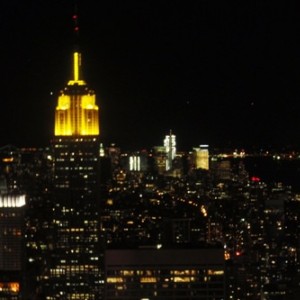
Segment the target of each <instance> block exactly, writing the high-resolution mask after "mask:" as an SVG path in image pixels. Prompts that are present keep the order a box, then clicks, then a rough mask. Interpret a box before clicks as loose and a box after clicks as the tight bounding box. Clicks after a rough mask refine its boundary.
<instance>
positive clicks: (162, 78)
mask: <svg viewBox="0 0 300 300" xmlns="http://www.w3.org/2000/svg"><path fill="white" fill-rule="evenodd" d="M77 2H78V11H79V13H78V14H79V27H80V48H81V53H82V60H83V74H84V76H83V77H84V79H85V80H86V81H87V83H88V85H89V86H90V87H91V88H92V89H94V90H95V91H96V94H97V102H98V105H99V106H100V122H101V137H102V140H103V141H104V143H105V144H106V145H108V144H109V143H116V144H117V145H119V146H120V147H121V148H122V149H124V150H127V149H128V150H131V149H142V148H147V149H149V148H150V147H151V146H153V145H161V144H162V141H163V138H164V136H165V135H166V134H167V133H168V132H169V131H170V129H171V130H172V131H173V133H174V134H176V136H177V143H178V149H179V150H190V149H191V148H192V147H193V146H198V145H199V144H203V143H208V144H209V145H210V146H211V147H245V148H246V149H247V148H250V147H252V146H254V147H263V148H265V147H283V146H286V145H288V146H291V147H299V146H300V139H299V132H300V118H299V113H300V104H299V103H300V101H299V100H300V42H299V36H300V17H299V16H300V11H299V9H297V7H296V6H295V7H293V5H292V4H290V3H285V2H281V3H280V5H279V3H278V4H276V3H277V2H276V1H258V0H257V1H236V2H238V3H234V1H232V2H231V1H229V2H228V1H211V0H199V1H176V0H173V1H167V0H166V1H92V0H78V1H77ZM73 3H74V1H72V0H39V1H38V0H35V1H33V0H31V1H19V0H6V1H5V0H3V1H1V3H0V35H1V43H0V54H1V73H0V74H1V81H0V85H1V95H0V97H1V98H0V99H1V109H0V138H1V140H0V145H3V146H4V145H6V144H12V145H16V146H20V147H21V146H47V145H49V143H50V139H51V137H52V134H53V128H54V125H53V124H54V109H55V105H56V102H57V95H58V93H59V91H60V90H61V89H62V88H63V87H64V86H65V84H66V83H67V81H68V79H69V78H70V74H71V58H72V51H73V44H74V43H73V42H74V38H73V33H72V31H73V24H72V15H73Z"/></svg>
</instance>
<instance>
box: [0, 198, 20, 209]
mask: <svg viewBox="0 0 300 300" xmlns="http://www.w3.org/2000/svg"><path fill="white" fill-rule="evenodd" d="M25 204H26V201H25V195H0V208H15V207H22V206H24V205H25Z"/></svg>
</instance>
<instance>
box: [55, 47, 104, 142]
mask: <svg viewBox="0 0 300 300" xmlns="http://www.w3.org/2000/svg"><path fill="white" fill-rule="evenodd" d="M99 133H100V129H99V108H98V106H97V104H96V95H95V93H94V91H92V90H90V89H89V88H88V87H87V85H86V83H85V81H84V80H83V79H81V54H80V53H79V52H74V53H73V78H72V79H71V80H69V82H68V84H67V86H66V87H65V89H64V90H63V91H61V94H60V95H59V97H58V103H57V106H56V110H55V130H54V134H55V136H74V137H75V136H98V135H99Z"/></svg>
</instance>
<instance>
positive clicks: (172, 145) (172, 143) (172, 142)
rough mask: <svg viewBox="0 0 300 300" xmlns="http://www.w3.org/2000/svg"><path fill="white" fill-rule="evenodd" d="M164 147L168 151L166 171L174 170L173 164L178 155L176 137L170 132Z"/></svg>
mask: <svg viewBox="0 0 300 300" xmlns="http://www.w3.org/2000/svg"><path fill="white" fill-rule="evenodd" d="M164 147H165V151H166V158H167V159H166V171H169V170H170V169H172V162H173V159H174V158H175V155H176V136H175V135H174V134H172V131H170V134H169V135H166V136H165V139H164Z"/></svg>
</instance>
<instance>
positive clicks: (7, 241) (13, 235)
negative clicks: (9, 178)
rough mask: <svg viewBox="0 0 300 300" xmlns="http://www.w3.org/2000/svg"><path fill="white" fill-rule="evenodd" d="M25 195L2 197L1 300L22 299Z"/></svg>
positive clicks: (0, 207) (2, 195)
mask: <svg viewBox="0 0 300 300" xmlns="http://www.w3.org/2000/svg"><path fill="white" fill-rule="evenodd" d="M24 209H25V195H15V194H10V193H1V195H0V299H7V300H17V299H20V295H21V291H22V283H23V278H22V273H23V272H24V234H23V229H24V213H25V211H24Z"/></svg>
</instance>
